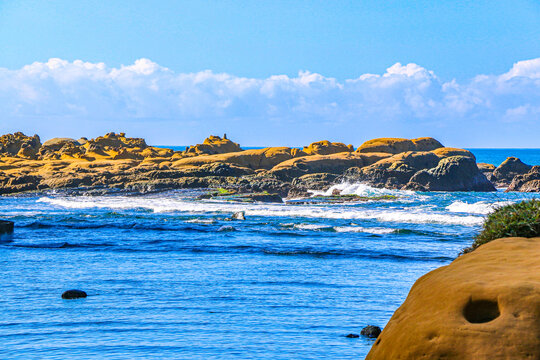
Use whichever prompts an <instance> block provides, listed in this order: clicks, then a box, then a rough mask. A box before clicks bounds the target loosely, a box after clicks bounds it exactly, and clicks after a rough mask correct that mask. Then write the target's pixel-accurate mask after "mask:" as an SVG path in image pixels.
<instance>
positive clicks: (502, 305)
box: [366, 238, 540, 360]
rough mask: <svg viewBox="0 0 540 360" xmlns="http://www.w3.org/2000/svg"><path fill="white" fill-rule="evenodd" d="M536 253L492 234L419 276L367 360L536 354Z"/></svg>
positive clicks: (535, 241) (526, 243) (527, 244)
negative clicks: (487, 241)
mask: <svg viewBox="0 0 540 360" xmlns="http://www.w3.org/2000/svg"><path fill="white" fill-rule="evenodd" d="M539 256H540V238H532V239H526V238H506V239H499V240H494V241H492V242H490V243H488V244H485V245H482V246H480V247H479V248H478V249H476V250H475V251H473V252H471V253H469V254H465V255H463V256H460V257H459V258H457V259H456V260H454V261H453V262H452V263H451V264H450V265H448V266H443V267H441V268H438V269H436V270H434V271H432V272H430V273H428V274H426V275H424V276H422V277H421V278H420V279H418V280H417V281H416V283H415V284H414V285H413V287H412V288H411V291H410V292H409V295H408V296H407V299H406V300H405V302H404V303H403V304H402V305H401V306H400V307H399V308H398V309H397V310H396V312H395V313H394V315H393V316H392V318H391V319H390V321H389V322H388V324H387V325H386V327H385V328H384V330H383V332H382V333H381V334H380V335H379V337H378V339H377V341H376V342H375V343H374V345H373V347H372V348H371V351H370V352H369V354H368V356H367V357H366V359H367V360H388V359H403V360H409V359H410V360H422V359H447V360H452V359H455V360H463V359H480V360H481V359H486V360H488V359H508V360H510V359H511V360H520V359H523V360H524V359H539V358H540V337H539V336H538V334H539V333H540V262H539V261H538V257H539Z"/></svg>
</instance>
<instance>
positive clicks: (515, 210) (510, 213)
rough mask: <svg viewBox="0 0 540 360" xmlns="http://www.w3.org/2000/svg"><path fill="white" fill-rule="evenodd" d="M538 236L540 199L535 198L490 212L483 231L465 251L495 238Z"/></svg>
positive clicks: (539, 233)
mask: <svg viewBox="0 0 540 360" xmlns="http://www.w3.org/2000/svg"><path fill="white" fill-rule="evenodd" d="M536 236H540V201H539V200H534V199H533V200H530V201H523V202H520V203H517V204H511V205H506V206H502V207H500V208H498V209H496V210H495V211H494V212H492V213H491V214H489V215H488V217H487V219H486V221H485V222H484V227H483V229H482V232H481V233H480V234H478V236H476V238H475V240H474V242H473V244H472V246H471V247H470V248H467V249H465V250H464V252H470V251H472V250H474V249H476V248H477V247H479V246H480V245H482V244H485V243H488V242H490V241H492V240H495V239H500V238H505V237H526V238H531V237H536Z"/></svg>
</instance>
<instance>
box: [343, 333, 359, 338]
mask: <svg viewBox="0 0 540 360" xmlns="http://www.w3.org/2000/svg"><path fill="white" fill-rule="evenodd" d="M345 337H346V338H350V339H356V338H359V337H360V335H358V334H348V335H345Z"/></svg>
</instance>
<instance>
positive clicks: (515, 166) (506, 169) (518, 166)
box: [492, 157, 532, 186]
mask: <svg viewBox="0 0 540 360" xmlns="http://www.w3.org/2000/svg"><path fill="white" fill-rule="evenodd" d="M531 168H532V166H530V165H527V164H524V163H523V162H522V161H521V160H519V159H518V158H516V157H509V158H507V159H506V160H505V161H503V163H502V164H501V165H499V166H498V167H497V168H496V169H495V170H493V178H492V180H493V181H495V182H496V183H497V184H498V185H501V186H507V185H508V184H510V183H511V182H512V180H513V179H514V177H515V176H516V175H523V174H526V173H528V172H529V170H531Z"/></svg>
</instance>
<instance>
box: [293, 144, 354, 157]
mask: <svg viewBox="0 0 540 360" xmlns="http://www.w3.org/2000/svg"><path fill="white" fill-rule="evenodd" d="M302 151H304V153H306V154H307V155H330V154H337V153H341V152H352V151H354V147H353V146H352V145H345V144H344V143H340V142H330V141H328V140H323V141H317V142H314V143H312V144H310V145H309V146H305V147H304V148H303V149H302Z"/></svg>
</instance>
